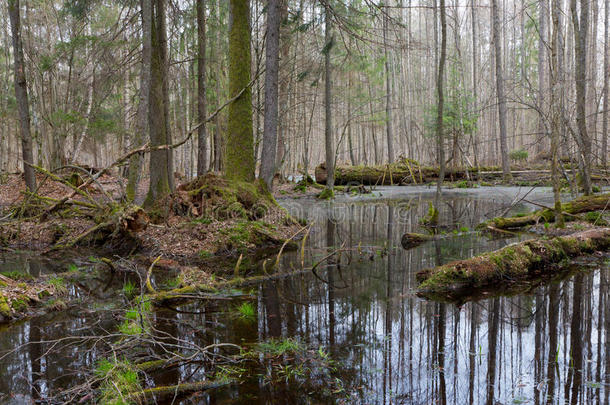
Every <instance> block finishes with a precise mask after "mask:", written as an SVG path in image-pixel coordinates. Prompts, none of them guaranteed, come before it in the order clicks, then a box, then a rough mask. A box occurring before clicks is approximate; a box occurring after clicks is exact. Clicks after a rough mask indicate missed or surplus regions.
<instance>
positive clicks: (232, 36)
mask: <svg viewBox="0 0 610 405" xmlns="http://www.w3.org/2000/svg"><path fill="white" fill-rule="evenodd" d="M229 10H230V11H229V94H230V95H231V97H233V96H234V95H236V94H238V93H239V92H241V91H242V89H245V91H243V93H242V94H241V96H239V97H238V98H237V99H236V100H235V101H233V102H232V103H231V104H230V105H229V118H228V127H227V144H226V159H225V163H226V164H225V175H226V176H227V177H228V178H231V179H234V180H241V181H249V182H251V181H254V170H255V161H254V141H253V129H252V91H251V89H250V86H249V83H250V63H251V61H250V3H249V1H247V0H230V2H229Z"/></svg>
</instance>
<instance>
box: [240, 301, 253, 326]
mask: <svg viewBox="0 0 610 405" xmlns="http://www.w3.org/2000/svg"><path fill="white" fill-rule="evenodd" d="M237 312H238V314H239V318H240V319H242V320H244V321H248V322H253V321H255V320H256V315H257V313H256V308H255V307H254V305H253V304H252V303H251V302H247V301H246V302H244V303H242V304H241V305H240V306H238V307H237Z"/></svg>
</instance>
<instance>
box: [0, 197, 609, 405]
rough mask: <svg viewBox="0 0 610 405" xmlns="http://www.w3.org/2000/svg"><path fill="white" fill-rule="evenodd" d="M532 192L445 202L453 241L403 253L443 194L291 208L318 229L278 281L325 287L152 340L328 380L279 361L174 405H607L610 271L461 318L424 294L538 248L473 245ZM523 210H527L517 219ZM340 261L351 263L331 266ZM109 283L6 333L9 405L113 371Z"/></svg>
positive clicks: (185, 375) (159, 381)
mask: <svg viewBox="0 0 610 405" xmlns="http://www.w3.org/2000/svg"><path fill="white" fill-rule="evenodd" d="M526 191H527V190H524V189H518V188H483V189H476V190H448V191H446V192H444V194H443V199H442V205H441V210H440V221H441V225H442V227H441V229H442V231H443V232H446V233H447V235H448V236H447V237H446V238H443V239H440V240H436V241H432V242H429V243H426V244H423V245H421V246H419V247H417V248H414V249H410V250H404V249H403V248H402V247H401V245H400V238H401V236H402V234H403V233H404V232H406V231H415V232H421V231H422V228H421V227H420V226H419V220H420V218H422V217H424V216H425V215H426V214H427V211H428V207H429V204H430V203H431V202H432V201H434V193H433V190H430V189H427V188H423V187H422V188H418V187H409V188H398V187H382V188H379V189H378V192H376V195H374V196H358V197H340V198H337V199H336V200H335V201H334V202H332V203H327V202H319V201H315V200H312V199H285V200H282V201H281V204H282V205H284V206H285V207H286V208H287V209H288V210H289V211H290V212H291V213H292V214H293V215H295V216H298V217H301V218H305V219H307V220H309V221H311V222H312V223H313V226H312V229H311V232H310V234H309V236H308V239H307V241H306V249H305V254H304V255H303V256H301V253H300V252H286V253H284V254H283V255H282V258H281V270H285V271H288V270H290V269H298V268H300V267H301V261H302V260H303V261H304V262H305V265H306V266H311V265H313V264H317V267H316V270H315V274H312V272H301V273H298V274H295V275H292V276H289V277H284V278H279V279H276V280H273V281H266V282H263V283H261V284H260V285H257V286H255V287H254V288H253V290H252V292H253V293H255V294H256V298H255V299H254V300H253V301H252V302H251V307H252V308H254V311H252V313H251V314H249V315H248V318H247V319H244V317H243V316H235V312H236V311H235V305H238V304H234V303H233V302H232V301H228V302H211V303H210V302H207V301H198V302H192V303H189V304H185V305H183V306H181V307H178V308H177V311H172V310H167V309H163V310H157V311H155V312H154V313H153V315H152V318H153V323H154V328H155V329H156V330H158V331H161V332H162V333H165V334H167V335H168V336H173V337H175V338H177V339H176V342H189V343H193V344H196V345H199V346H206V345H210V344H219V343H235V344H239V345H242V346H248V345H252V344H255V343H256V342H266V341H269V340H270V339H277V340H276V341H284V342H299V343H300V344H302V345H304V346H306V347H308V348H311V350H310V351H311V352H312V353H316V352H318V353H322V354H323V355H324V356H329V357H330V358H332V359H334V360H335V362H334V363H333V369H332V370H330V371H328V370H326V371H325V372H319V373H316V372H315V370H313V371H312V370H305V368H306V367H308V366H307V364H305V363H303V364H299V359H290V358H284V360H285V364H284V366H282V368H280V373H279V375H280V377H281V378H273V379H271V378H270V374H271V372H270V371H268V372H265V371H264V370H262V372H261V370H259V371H258V374H257V375H253V376H251V377H249V378H247V374H248V372H247V371H244V375H242V382H241V384H232V385H229V386H227V387H225V388H222V389H217V390H211V391H208V392H205V393H202V394H198V395H195V396H193V397H191V398H188V399H181V400H176V401H173V403H183V404H190V403H197V404H199V403H201V404H298V403H339V404H341V403H357V404H384V403H392V404H437V403H438V404H468V403H474V404H496V403H500V404H516V403H530V404H543V403H544V404H546V403H550V404H557V403H572V404H608V399H609V394H610V385H609V384H610V376H609V373H610V353H609V349H610V305H609V303H608V298H610V288H609V281H610V267H609V265H608V262H607V260H605V259H604V258H586V259H579V260H578V261H577V263H575V264H574V265H572V266H571V267H570V269H569V270H572V272H570V273H569V275H566V276H565V277H563V278H557V279H555V280H551V281H550V282H547V283H542V284H540V285H538V286H537V288H530V289H529V291H527V292H521V293H518V292H515V291H513V292H511V294H510V295H504V296H503V295H497V294H495V293H494V292H487V293H484V294H482V295H481V296H479V297H478V300H477V301H474V302H466V303H462V304H461V305H459V306H458V305H456V304H452V303H442V302H435V301H429V300H425V299H422V298H420V297H418V296H417V295H416V294H415V289H416V286H417V283H416V281H415V273H416V272H418V271H419V270H422V269H424V268H428V267H433V266H435V265H438V264H441V263H446V262H448V261H451V260H455V259H459V258H468V257H471V256H473V255H476V254H479V253H482V252H485V251H489V250H494V249H498V248H501V247H503V246H505V245H507V244H509V243H512V242H515V241H519V240H524V239H526V238H528V237H531V236H527V235H516V236H514V237H509V238H506V237H503V238H495V239H490V237H489V236H487V235H481V234H477V233H475V232H472V231H471V229H473V228H474V227H475V226H476V224H478V223H480V222H481V221H483V220H484V219H486V218H489V217H493V216H497V215H501V214H502V213H503V212H504V210H505V209H506V207H508V206H509V205H511V202H513V201H517V200H518V199H519V198H516V196H517V195H520V196H523V195H524V194H525V192H526ZM527 198H528V200H530V201H535V202H537V203H542V204H548V203H549V201H551V198H552V196H551V194H550V192H549V191H548V190H542V191H538V190H537V191H535V192H533V193H531V194H529V195H528V197H527ZM528 209H532V207H531V206H527V205H525V204H524V203H519V204H517V205H516V206H515V207H514V208H513V209H512V211H511V212H515V211H519V210H521V211H525V210H528ZM337 249H341V254H340V260H336V261H332V260H325V259H326V258H327V257H328V255H329V253H330V252H332V251H334V250H337ZM334 257H336V256H334ZM20 260H21V259H19V260H17V259H15V258H9V257H6V258H0V266H2V267H3V268H4V267H7V266H8V267H10V266H11V265H14V266H21V267H22V268H23V267H28V266H29V268H35V269H36V270H35V271H37V272H44V271H46V270H45V269H44V268H43V269H40V266H41V264H40V263H41V262H40V261H39V260H31V261H27V260H25V262H20ZM272 260H275V258H273V259H272ZM28 263H36V265H35V266H34V265H29V264H28ZM43 263H44V262H43ZM47 265H48V266H50V264H49V263H47ZM42 266H43V267H45V266H44V265H42ZM62 271H65V268H63V269H62ZM110 278H111V276H110V275H109V276H108V279H104V277H100V278H98V279H94V280H92V281H90V282H89V283H88V285H75V286H71V287H70V294H71V295H72V296H73V297H80V298H82V301H81V302H82V303H81V304H80V305H74V306H70V307H69V308H68V309H66V310H65V311H61V312H55V313H51V314H47V315H44V316H39V317H35V318H32V319H29V320H26V321H21V322H18V323H15V324H11V325H9V326H3V327H0V357H1V360H0V403H14V404H21V403H33V402H34V401H40V402H42V403H44V399H45V398H48V397H49V396H50V395H51V394H54V393H57V391H58V390H67V389H70V388H72V387H75V386H77V385H79V384H83V383H85V382H86V381H85V378H84V376H83V372H82V370H92V369H95V367H96V365H97V364H98V363H99V361H100V360H101V359H103V358H107V357H108V353H109V351H108V347H105V345H104V344H102V343H101V341H100V339H99V336H103V335H108V334H113V333H116V331H117V328H118V325H119V324H120V323H121V322H122V319H121V314H124V310H123V311H119V310H118V308H119V307H120V305H119V304H120V300H121V298H120V297H117V294H116V290H117V288H118V289H120V286H121V284H122V282H121V281H120V280H119V282H117V280H111V279H110ZM113 285H114V286H115V288H114V290H113V288H112V287H111V286H113ZM112 291H115V292H114V293H112ZM117 302H118V303H117ZM68 337H79V339H72V338H68ZM58 339H63V340H58ZM28 342H42V343H36V344H27V343H28ZM15 348H17V349H16V350H14V349H15ZM285 357H289V356H285ZM291 360H294V361H292V362H291ZM206 372H207V370H206V366H204V365H201V364H189V365H185V366H182V367H179V368H175V369H171V370H167V371H162V372H157V373H153V374H151V375H150V376H149V377H148V380H147V384H148V385H172V384H176V383H179V382H188V381H200V380H202V379H203V378H204V376H205V374H206ZM273 374H274V375H275V377H277V375H278V372H277V370H276V371H274V372H273ZM304 375H307V378H305V377H303V376H304ZM312 379H313V380H314V381H311V380H312ZM305 380H307V381H305ZM41 400H42V401H41ZM167 403H172V401H171V400H170V401H169V402H167Z"/></svg>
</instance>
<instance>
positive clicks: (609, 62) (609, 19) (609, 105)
mask: <svg viewBox="0 0 610 405" xmlns="http://www.w3.org/2000/svg"><path fill="white" fill-rule="evenodd" d="M609 9H610V0H606V1H605V6H604V38H605V39H604V89H603V95H604V111H603V113H602V150H601V155H602V162H601V163H602V166H603V167H607V166H608V109H610V101H609V100H608V97H610V91H609V89H608V88H609V87H610V84H609V83H608V81H610V45H609V44H608V42H609V41H610V30H609V28H608V26H609V25H610V12H609Z"/></svg>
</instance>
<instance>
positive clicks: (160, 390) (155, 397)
mask: <svg viewBox="0 0 610 405" xmlns="http://www.w3.org/2000/svg"><path fill="white" fill-rule="evenodd" d="M231 383H232V381H231V380H222V381H199V382H194V383H182V384H176V385H169V386H161V387H155V388H146V389H143V390H141V391H139V392H134V393H132V394H129V396H128V398H129V400H130V402H135V403H157V402H159V401H163V400H167V399H171V398H174V397H180V396H183V395H187V394H191V393H193V392H197V391H206V390H210V389H215V388H221V387H225V386H227V385H229V384H231Z"/></svg>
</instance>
